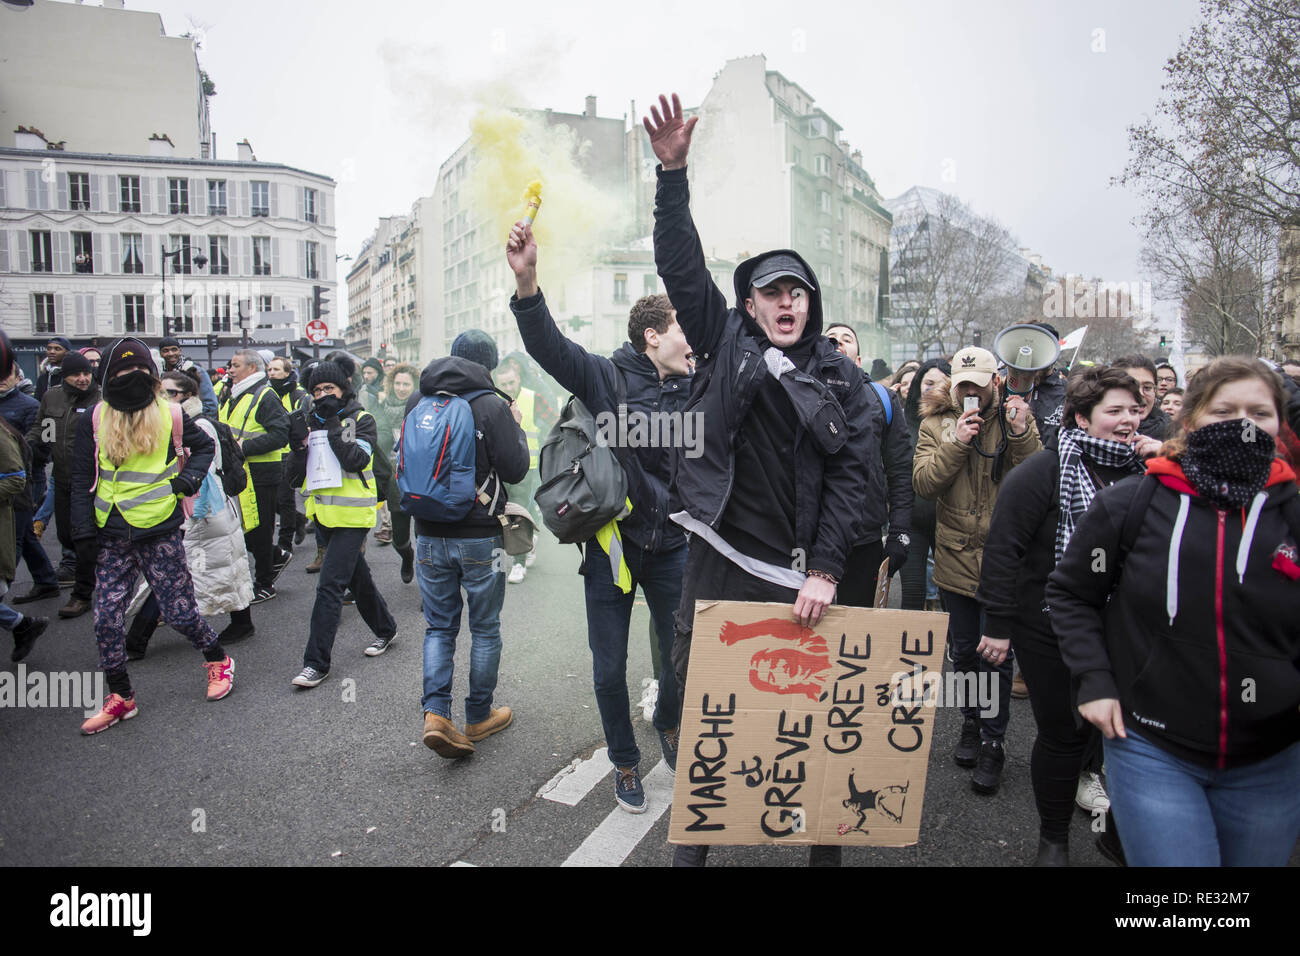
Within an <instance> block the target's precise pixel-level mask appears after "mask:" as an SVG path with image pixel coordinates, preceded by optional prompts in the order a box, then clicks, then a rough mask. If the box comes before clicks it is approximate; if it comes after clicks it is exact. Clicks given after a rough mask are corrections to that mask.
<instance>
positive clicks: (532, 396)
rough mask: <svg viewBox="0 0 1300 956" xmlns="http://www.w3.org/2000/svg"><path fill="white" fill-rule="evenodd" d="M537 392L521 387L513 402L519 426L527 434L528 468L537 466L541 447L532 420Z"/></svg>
mask: <svg viewBox="0 0 1300 956" xmlns="http://www.w3.org/2000/svg"><path fill="white" fill-rule="evenodd" d="M536 399H537V393H536V392H534V391H533V390H532V389H530V388H521V389H520V390H519V397H518V398H516V399H515V404H516V405H518V406H519V415H520V419H521V420H520V422H519V427H520V428H522V429H523V430H524V434H525V435H527V436H528V468H529V470H530V471H531V470H533V469H536V468H537V452H538V450H539V449H540V448H541V442H540V441H539V438H538V434H537V422H535V421H534V420H533V408H534V406H535V405H536Z"/></svg>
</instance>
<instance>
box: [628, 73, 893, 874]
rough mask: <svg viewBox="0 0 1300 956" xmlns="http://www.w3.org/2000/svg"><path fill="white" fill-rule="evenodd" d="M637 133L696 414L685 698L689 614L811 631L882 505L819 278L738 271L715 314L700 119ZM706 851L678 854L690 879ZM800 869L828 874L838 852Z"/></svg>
mask: <svg viewBox="0 0 1300 956" xmlns="http://www.w3.org/2000/svg"><path fill="white" fill-rule="evenodd" d="M659 103H660V106H661V108H662V110H663V112H662V115H661V114H660V111H659V109H656V108H654V107H651V113H652V115H653V119H647V120H645V128H646V130H647V132H649V134H650V144H651V146H652V147H653V149H654V152H655V155H656V156H657V157H659V161H660V163H661V164H662V165H661V166H660V167H659V170H658V176H659V184H658V188H657V190H656V193H655V229H654V249H655V264H656V265H657V267H658V269H659V275H660V276H661V277H662V278H663V280H664V287H665V288H666V289H667V291H668V297H669V298H670V299H671V300H672V303H673V306H674V307H675V308H676V309H677V321H678V323H679V324H680V325H681V327H682V330H683V331H684V332H685V333H686V338H687V340H688V341H689V342H690V343H691V345H692V347H693V349H694V352H695V357H696V361H697V363H698V364H697V366H696V375H695V378H694V382H693V384H692V387H691V398H690V404H689V406H688V408H689V409H691V410H692V411H698V412H701V413H702V414H703V416H704V428H703V432H704V442H703V449H702V453H701V454H700V455H699V456H698V457H687V456H685V455H682V454H680V452H679V454H678V460H677V470H676V493H677V498H678V501H679V507H680V508H681V509H682V510H679V511H677V512H676V513H675V514H674V515H673V520H675V521H677V522H678V523H679V524H681V525H682V526H683V527H685V528H686V529H687V530H688V531H690V532H692V538H691V543H690V550H689V553H688V555H687V559H686V571H685V576H684V579H683V582H682V603H681V607H680V609H679V610H678V612H677V624H676V634H675V639H674V643H673V655H672V656H673V667H674V669H675V670H676V673H677V684H678V686H679V687H685V686H686V667H687V663H688V660H689V658H690V652H691V633H692V629H693V627H694V619H695V602H696V600H732V601H780V602H786V603H789V604H791V605H792V606H793V615H794V619H795V620H796V621H798V622H799V623H800V624H802V625H805V626H813V625H816V624H817V622H818V621H820V620H821V618H822V615H823V614H824V613H825V611H826V608H827V607H828V606H829V605H830V604H831V603H833V602H834V600H835V589H836V585H837V584H838V583H839V580H840V578H841V577H842V576H843V574H844V564H845V560H846V558H847V556H848V553H849V550H850V549H851V548H852V547H853V544H854V542H855V541H856V540H857V538H858V536H859V533H860V531H861V528H860V527H859V525H860V523H861V520H862V519H861V516H862V514H863V513H864V511H865V510H866V503H867V499H868V496H870V497H873V498H875V497H879V496H880V495H881V494H882V493H883V489H882V488H881V487H880V486H879V479H878V478H877V477H876V471H875V469H873V468H872V467H871V465H870V462H871V460H872V459H873V458H876V457H879V454H880V449H879V448H878V447H877V446H876V444H875V442H874V441H873V440H872V435H873V430H872V428H871V424H870V418H869V416H870V412H869V408H868V405H867V397H866V395H865V394H864V391H863V389H864V383H863V379H862V373H861V372H860V371H859V370H858V369H857V368H856V367H855V366H854V365H853V362H852V361H850V360H849V359H848V358H846V357H845V356H844V355H841V354H840V353H839V352H838V351H836V349H835V346H834V344H833V343H832V342H831V341H830V340H829V339H827V338H826V337H825V336H824V335H823V334H822V300H821V292H820V288H819V285H818V281H817V277H816V276H815V275H814V274H813V270H812V268H811V267H810V266H809V265H808V263H806V262H805V261H804V260H803V258H802V257H801V256H799V254H798V253H796V252H793V251H791V250H788V249H779V250H775V251H773V252H765V253H763V254H762V255H759V256H755V257H754V258H752V259H749V260H747V261H745V262H742V263H741V264H740V265H739V266H738V267H737V269H736V273H735V292H736V307H735V308H730V309H729V308H728V307H727V301H726V298H725V296H723V294H722V292H721V291H720V290H719V289H718V287H717V286H716V285H714V283H713V279H712V277H711V276H710V275H709V270H708V268H707V266H706V265H705V260H704V250H703V248H702V247H701V245H700V237H699V235H698V233H697V232H696V231H695V223H694V221H693V220H692V219H691V213H690V206H689V203H690V189H689V187H688V185H687V180H686V154H687V152H688V151H689V149H690V145H691V133H692V131H693V130H694V127H695V124H696V122H697V120H698V118H697V117H693V118H692V119H691V120H689V121H687V122H684V121H683V120H682V108H681V102H680V101H679V100H678V98H677V96H676V95H674V96H673V100H672V104H671V105H669V103H668V100H667V99H665V98H664V97H662V96H661V97H660V98H659ZM706 851H707V847H702V846H679V847H678V848H677V850H676V854H675V858H674V864H675V865H681V866H700V865H703V863H704V860H705V853H706ZM809 862H810V863H814V864H816V863H823V864H830V865H836V864H838V862H839V848H838V847H813V848H812V849H811V853H810V859H809Z"/></svg>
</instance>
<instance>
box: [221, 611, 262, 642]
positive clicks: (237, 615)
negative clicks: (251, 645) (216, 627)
mask: <svg viewBox="0 0 1300 956" xmlns="http://www.w3.org/2000/svg"><path fill="white" fill-rule="evenodd" d="M256 633H257V628H255V627H253V612H252V609H251V608H244V609H243V610H240V611H231V612H230V623H229V624H227V625H226V627H225V629H224V630H223V631H222V632H221V633H220V634H218V635H217V640H219V641H220V642H221V643H222V644H233V643H235V642H236V641H242V640H244V639H245V638H249V637H252V636H253V635H254V634H256Z"/></svg>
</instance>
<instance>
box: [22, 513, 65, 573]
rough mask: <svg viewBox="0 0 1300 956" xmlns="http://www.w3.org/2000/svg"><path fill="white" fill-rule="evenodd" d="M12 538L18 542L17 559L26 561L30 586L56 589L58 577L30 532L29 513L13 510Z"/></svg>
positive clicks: (30, 519)
mask: <svg viewBox="0 0 1300 956" xmlns="http://www.w3.org/2000/svg"><path fill="white" fill-rule="evenodd" d="M14 536H15V537H16V538H17V540H18V558H19V560H22V561H26V562H27V570H28V571H30V572H32V584H34V585H35V586H36V587H38V588H57V587H58V586H59V576H58V575H57V574H55V573H54V566H53V565H51V564H50V559H49V557H48V556H47V555H46V554H45V549H44V548H43V547H41V542H40V541H39V540H37V538H36V532H35V531H33V530H32V513H31V512H30V511H19V510H18V509H17V508H15V509H14ZM15 566H16V565H15Z"/></svg>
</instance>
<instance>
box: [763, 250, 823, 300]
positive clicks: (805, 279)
mask: <svg viewBox="0 0 1300 956" xmlns="http://www.w3.org/2000/svg"><path fill="white" fill-rule="evenodd" d="M777 279H794V280H796V281H798V282H801V283H803V284H804V285H805V286H807V288H808V291H810V292H816V291H817V287H816V286H815V285H813V283H812V277H811V276H809V275H808V270H807V269H805V268H804V265H803V263H801V262H800V261H799V260H798V259H796V258H795V257H794V256H789V255H786V254H785V253H776V254H774V255H770V256H768V257H767V258H766V259H764V260H763V261H762V262H760V263H759V264H758V265H756V266H755V267H754V271H753V273H752V276H751V278H750V280H749V282H750V285H752V286H754V287H755V288H758V289H761V288H763V286H767V285H771V284H772V283H773V282H775V281H776V280H777Z"/></svg>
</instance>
